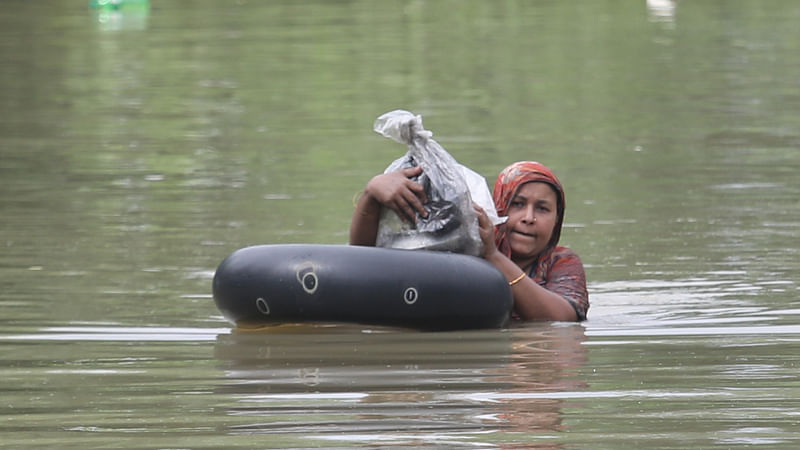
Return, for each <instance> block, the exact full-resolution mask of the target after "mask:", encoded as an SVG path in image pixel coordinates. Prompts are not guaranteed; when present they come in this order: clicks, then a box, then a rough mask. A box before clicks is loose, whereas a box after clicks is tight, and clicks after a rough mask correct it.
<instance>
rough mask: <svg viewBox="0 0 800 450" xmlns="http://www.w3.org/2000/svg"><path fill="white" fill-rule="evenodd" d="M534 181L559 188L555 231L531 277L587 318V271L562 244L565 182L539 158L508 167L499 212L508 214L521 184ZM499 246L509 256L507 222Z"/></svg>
mask: <svg viewBox="0 0 800 450" xmlns="http://www.w3.org/2000/svg"><path fill="white" fill-rule="evenodd" d="M533 181H538V182H543V183H547V184H549V185H550V186H552V187H553V189H554V190H555V191H556V194H557V195H556V200H557V203H558V205H557V218H556V224H555V226H554V228H553V234H552V236H551V237H550V242H548V243H547V247H546V248H545V249H544V250H543V251H542V253H541V254H540V255H539V257H538V258H537V261H536V264H535V265H534V266H533V267H532V268H531V271H530V272H529V273H528V276H530V277H531V278H533V280H534V281H535V282H536V283H537V284H539V285H540V286H542V287H544V288H545V289H547V290H548V291H551V292H555V293H557V294H559V295H561V296H562V297H564V298H565V299H566V300H567V301H568V302H569V303H570V304H571V305H572V307H573V308H574V309H575V312H576V313H577V315H578V320H586V312H587V310H588V309H589V293H588V291H587V289H586V274H585V272H584V269H583V263H582V262H581V260H580V258H579V257H578V255H577V254H576V253H575V252H573V251H572V250H570V249H569V248H567V247H563V246H559V245H558V240H559V239H560V238H561V227H562V225H563V223H564V210H565V207H566V197H565V195H564V188H563V186H562V185H561V181H559V180H558V178H557V177H556V175H555V174H554V173H553V171H551V170H550V169H549V168H548V167H547V166H545V165H543V164H540V163H538V162H535V161H520V162H516V163H513V164H511V165H510V166H508V167H506V168H505V169H504V170H503V171H502V172H500V175H498V176H497V181H496V182H495V185H494V192H493V199H494V204H495V207H496V208H497V214H498V215H500V216H505V215H507V213H508V206H509V203H510V202H511V199H512V198H514V195H516V193H517V191H518V190H519V188H520V186H522V185H523V184H525V183H530V182H533ZM495 230H496V232H495V240H496V244H497V248H498V249H499V250H500V251H501V252H502V253H503V254H505V255H506V256H508V257H509V258H510V257H511V247H510V245H509V244H508V241H507V235H508V233H507V230H506V226H505V224H502V225H499V226H497V227H496V229H495Z"/></svg>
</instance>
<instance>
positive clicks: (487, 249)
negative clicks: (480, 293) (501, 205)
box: [475, 206, 578, 322]
mask: <svg viewBox="0 0 800 450" xmlns="http://www.w3.org/2000/svg"><path fill="white" fill-rule="evenodd" d="M475 209H476V210H477V211H478V225H479V227H480V234H481V240H482V241H483V248H484V249H483V257H484V258H485V259H486V260H487V261H489V262H490V263H491V264H492V265H493V266H495V267H496V268H497V269H498V270H499V271H500V272H502V273H503V275H505V277H506V279H507V280H509V283H512V282H513V284H512V286H511V292H512V293H513V295H514V311H516V313H517V314H518V315H519V316H520V318H522V319H523V320H558V321H572V322H574V321H577V320H578V315H577V314H576V313H575V309H574V308H573V307H572V305H570V303H569V302H568V301H567V300H566V299H565V298H564V297H562V296H560V295H558V294H556V293H555V292H552V291H548V290H547V289H545V288H543V287H541V286H539V285H538V284H537V283H536V282H535V281H533V280H532V279H531V278H530V277H528V276H527V275H526V274H524V272H523V271H522V269H521V268H520V267H519V266H517V265H516V264H515V263H514V262H513V261H511V259H509V258H508V257H507V256H506V255H504V254H502V253H501V252H500V251H499V250H498V249H497V246H496V245H495V242H494V225H493V224H492V222H491V220H489V217H488V216H487V215H486V212H485V211H483V210H482V209H481V208H480V207H477V206H476V207H475ZM520 275H524V276H523V277H522V278H519V277H520Z"/></svg>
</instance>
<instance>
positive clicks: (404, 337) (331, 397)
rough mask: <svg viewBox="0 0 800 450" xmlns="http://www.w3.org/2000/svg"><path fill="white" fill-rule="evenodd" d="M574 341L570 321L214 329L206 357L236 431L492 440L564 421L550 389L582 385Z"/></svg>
mask: <svg viewBox="0 0 800 450" xmlns="http://www.w3.org/2000/svg"><path fill="white" fill-rule="evenodd" d="M582 341H583V328H582V327H580V326H577V325H567V326H559V327H550V326H546V327H539V328H528V329H514V330H510V331H505V332H494V331H492V332H460V333H435V334H429V333H398V332H392V331H380V330H377V331H375V330H374V331H372V332H364V331H361V332H360V331H359V330H358V329H344V330H342V329H340V328H326V327H320V328H317V327H314V328H310V327H298V328H294V327H289V328H285V329H281V328H280V327H276V328H272V329H270V330H269V331H266V332H264V333H252V334H250V333H247V334H244V333H234V334H231V335H221V336H220V337H219V339H218V341H217V346H216V349H215V356H216V358H217V359H219V360H220V361H222V362H223V363H224V364H223V368H224V370H225V378H226V380H225V385H223V386H222V387H221V388H220V393H222V394H225V395H226V396H233V397H234V398H237V402H238V405H237V406H236V407H234V408H232V409H231V410H230V411H229V413H230V414H232V415H235V416H246V417H247V418H248V419H249V420H250V422H249V423H242V424H240V425H236V426H235V427H233V431H235V432H239V433H253V434H280V435H286V436H287V437H286V438H287V439H296V440H298V441H302V440H303V439H308V437H307V436H304V434H313V435H314V438H313V439H314V440H319V441H321V442H326V441H330V442H336V441H339V443H340V444H349V445H354V444H370V443H371V444H374V443H378V442H379V443H381V444H385V445H421V444H434V445H459V444H460V445H464V444H467V443H469V444H472V445H474V444H480V443H483V444H487V443H494V444H502V443H503V442H506V441H510V442H514V441H519V440H520V439H522V440H528V439H531V440H536V439H538V437H544V436H550V433H552V432H555V431H563V430H565V429H566V428H567V427H566V426H565V425H564V424H563V420H562V412H561V407H562V400H560V399H558V398H553V397H552V396H551V395H549V394H548V393H553V392H565V391H572V392H574V391H576V390H581V389H583V388H585V387H586V385H585V383H583V382H582V381H580V380H579V379H577V378H576V376H577V374H578V370H579V369H580V368H581V367H582V365H583V364H584V363H585V361H586V358H587V357H586V351H585V349H584V347H583V346H582ZM444 386H447V389H444V390H443V389H442V387H444ZM534 393H539V394H540V395H541V396H536V395H530V394H534ZM309 404H313V405H314V406H313V413H312V414H310V411H309ZM294 434H297V435H296V436H294ZM376 434H377V435H378V436H376ZM506 435H508V437H506ZM312 443H313V444H316V443H314V442H312ZM305 445H308V443H307V444H305ZM328 445H330V444H328Z"/></svg>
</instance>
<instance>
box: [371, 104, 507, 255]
mask: <svg viewBox="0 0 800 450" xmlns="http://www.w3.org/2000/svg"><path fill="white" fill-rule="evenodd" d="M373 128H374V130H375V131H376V132H378V133H380V134H382V135H383V136H386V137H388V138H391V139H393V140H395V141H397V142H399V143H401V144H406V145H408V152H407V153H406V155H405V156H403V157H402V158H400V159H397V160H396V161H394V162H393V163H392V164H390V165H389V167H387V168H386V171H385V173H389V172H394V171H397V170H400V169H404V168H408V167H415V166H421V167H422V174H421V175H420V176H419V177H418V178H417V180H416V181H418V182H419V183H420V184H422V186H423V187H424V188H425V194H426V196H427V197H428V202H427V203H426V204H425V205H424V206H425V209H426V210H427V211H428V217H421V216H420V215H419V214H417V217H416V221H415V223H413V224H408V223H404V222H403V221H402V220H400V218H399V217H398V216H397V214H396V213H395V212H394V211H392V210H391V209H389V208H384V209H383V211H382V213H381V218H380V222H379V224H378V236H377V242H376V245H377V246H379V247H390V248H401V249H426V250H443V251H451V252H455V253H466V254H470V255H475V256H477V255H479V254H480V252H481V248H482V242H481V238H480V233H479V231H478V218H477V215H476V213H475V211H474V209H473V207H472V204H473V202H475V203H476V204H478V205H479V206H480V207H481V208H483V209H484V210H485V211H486V213H487V214H488V215H489V218H490V219H491V220H492V223H494V224H495V225H497V224H499V223H502V222H503V221H504V219H501V218H499V217H497V210H496V209H495V207H494V202H493V201H492V195H491V194H490V193H489V188H488V187H487V186H486V180H485V179H484V178H483V177H482V176H480V175H479V174H477V173H475V172H474V171H472V170H470V169H469V168H467V167H466V166H463V165H461V164H459V163H458V162H457V161H456V160H455V158H453V157H452V156H451V155H450V154H449V153H447V151H446V150H445V149H444V148H442V146H441V145H439V143H437V142H436V141H435V140H433V139H432V138H431V137H432V136H433V133H431V132H430V131H428V130H425V129H424V128H423V127H422V117H421V116H418V115H414V114H412V113H410V112H408V111H403V110H396V111H391V112H388V113H386V114H383V115H382V116H380V117H378V119H377V120H375V124H374V126H373Z"/></svg>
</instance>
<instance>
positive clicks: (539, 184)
mask: <svg viewBox="0 0 800 450" xmlns="http://www.w3.org/2000/svg"><path fill="white" fill-rule="evenodd" d="M515 196H518V197H525V198H526V199H533V200H549V201H552V202H555V201H556V192H555V189H554V188H553V186H551V185H550V183H547V182H544V181H528V182H526V183H523V184H522V185H521V186H520V187H519V189H517V193H516V194H515Z"/></svg>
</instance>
